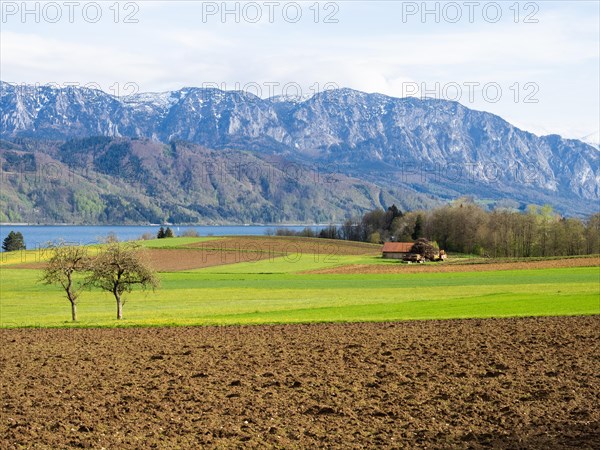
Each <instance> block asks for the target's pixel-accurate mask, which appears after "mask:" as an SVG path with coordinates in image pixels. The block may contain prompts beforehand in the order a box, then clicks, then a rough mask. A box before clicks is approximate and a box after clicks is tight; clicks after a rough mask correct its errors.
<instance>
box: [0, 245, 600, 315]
mask: <svg viewBox="0 0 600 450" xmlns="http://www.w3.org/2000/svg"><path fill="white" fill-rule="evenodd" d="M264 239H269V238H264ZM208 240H209V239H196V238H183V239H177V240H161V241H148V242H146V243H144V245H145V246H147V247H150V248H153V249H158V248H173V247H179V248H188V249H189V251H190V252H197V251H199V250H198V249H195V250H194V249H193V248H190V247H189V245H191V244H197V243H199V242H206V241H208ZM360 251H361V252H363V251H364V247H363V248H361V250H360ZM165 254H168V252H167V251H165ZM11 258H12V259H11ZM7 261H10V263H11V264H15V263H18V260H17V259H16V258H15V257H14V256H13V257H10V258H7ZM7 261H5V264H6V263H7ZM28 261H31V259H29V260H28ZM352 264H362V265H365V264H380V265H381V264H388V265H389V264H397V263H389V262H384V261H382V260H381V258H378V257H376V256H373V255H364V254H357V255H351V254H344V255H333V256H332V255H324V254H306V253H297V254H296V253H290V254H286V255H284V256H281V255H280V254H275V255H273V257H272V258H268V259H264V260H260V261H256V262H240V263H238V264H225V265H215V266H212V267H205V268H201V269H195V270H186V271H179V272H161V273H160V278H161V288H160V289H159V290H157V291H156V292H135V293H133V294H131V295H130V296H129V297H128V300H127V303H126V304H125V309H124V317H125V318H124V320H121V321H116V320H115V318H114V315H115V305H114V299H113V298H112V297H110V296H109V295H107V294H105V293H103V292H99V291H88V292H84V293H83V294H82V297H81V300H80V304H79V307H78V309H79V317H80V320H79V321H78V322H77V323H76V324H72V323H71V321H70V320H69V318H70V316H69V314H70V310H69V303H68V301H67V300H66V298H65V297H64V293H63V292H62V291H61V290H60V289H59V288H57V287H53V286H44V285H41V284H39V283H37V279H39V277H40V274H41V271H40V270H35V269H18V268H13V267H18V266H14V265H11V266H10V267H6V266H5V267H3V268H2V269H1V274H0V283H1V286H0V291H1V299H0V326H1V327H63V326H79V327H114V326H162V325H229V324H265V323H300V322H357V321H360V322H368V321H396V320H413V319H451V318H469V317H478V318H485V317H510V316H559V315H591V314H600V268H598V267H597V266H592V267H561V268H550V269H535V270H501V271H487V272H472V271H469V270H468V268H466V269H465V271H464V272H454V273H433V272H429V273H393V274H387V273H384V274H335V273H333V274H312V273H307V271H311V270H319V269H327V268H330V267H340V266H345V265H352Z"/></svg>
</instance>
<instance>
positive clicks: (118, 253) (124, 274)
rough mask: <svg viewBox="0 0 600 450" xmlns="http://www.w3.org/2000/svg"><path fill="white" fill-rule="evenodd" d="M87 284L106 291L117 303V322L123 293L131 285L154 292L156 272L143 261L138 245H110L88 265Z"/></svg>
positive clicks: (121, 309)
mask: <svg viewBox="0 0 600 450" xmlns="http://www.w3.org/2000/svg"><path fill="white" fill-rule="evenodd" d="M89 268H90V274H89V276H88V278H87V281H88V282H89V283H90V284H92V285H94V286H97V287H99V288H100V289H102V290H104V291H107V292H110V293H111V294H113V295H114V297H115V300H116V302H117V319H119V320H120V319H122V318H123V305H124V303H125V301H124V298H123V294H125V293H129V292H131V291H132V290H133V289H134V287H135V286H140V287H141V288H142V289H147V288H151V289H152V290H154V289H156V288H157V287H158V285H159V280H158V278H157V276H156V273H155V272H154V270H152V268H150V267H149V266H148V265H147V264H146V263H145V262H144V260H143V258H142V255H141V253H140V247H139V245H138V244H135V243H131V242H124V243H123V242H110V243H108V244H107V245H106V246H105V247H103V248H102V250H101V252H100V254H99V255H98V256H96V257H95V258H94V259H93V260H92V261H91V262H90V267H89Z"/></svg>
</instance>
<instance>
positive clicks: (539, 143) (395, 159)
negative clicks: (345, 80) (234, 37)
mask: <svg viewBox="0 0 600 450" xmlns="http://www.w3.org/2000/svg"><path fill="white" fill-rule="evenodd" d="M0 106H1V107H2V108H1V110H2V114H1V115H0V137H1V138H3V139H8V140H14V139H18V138H23V137H25V138H33V139H57V140H68V139H78V138H87V137H91V136H107V137H115V138H120V137H126V138H131V139H150V140H152V141H156V142H161V143H165V144H168V143H169V142H171V141H185V142H190V143H193V144H197V145H201V146H204V147H207V148H210V149H214V150H226V149H229V150H239V151H250V152H254V153H256V155H258V156H260V155H282V156H284V157H286V158H288V159H289V160H293V161H298V162H302V163H313V164H321V165H331V164H334V165H335V166H336V170H337V171H338V172H340V173H343V174H345V175H348V176H353V177H357V178H360V179H363V180H368V181H369V182H372V183H375V184H376V185H379V186H387V185H391V186H393V187H394V188H397V189H402V188H411V189H413V190H416V191H418V192H422V193H424V194H428V195H433V196H435V197H436V198H437V199H439V200H442V201H444V200H448V199H449V198H450V197H451V195H473V196H476V197H478V198H481V199H494V200H500V199H503V198H515V199H516V200H517V201H518V202H520V203H522V204H525V203H540V202H542V201H546V200H550V201H551V202H552V203H554V204H555V206H556V207H557V209H558V210H562V211H564V212H566V213H570V214H579V215H581V214H587V213H591V212H593V211H595V210H596V209H597V206H596V203H597V202H598V200H600V169H599V162H600V151H598V150H597V149H596V148H595V147H593V146H591V145H589V144H586V143H584V142H581V141H579V140H575V139H564V138H562V137H560V136H558V135H547V136H537V135H535V134H533V133H530V132H528V131H524V130H521V129H519V128H517V127H514V126H513V125H511V124H510V123H509V122H507V121H506V120H504V119H502V118H501V117H499V116H496V115H494V114H491V113H488V112H485V111H476V110H471V109H469V108H467V107H465V106H463V105H462V104H460V103H458V102H452V101H447V100H441V99H417V98H403V99H398V98H395V97H390V96H387V95H384V94H377V93H375V94H368V93H364V92H360V91H355V90H352V89H349V88H343V89H336V90H330V91H324V92H320V93H316V94H314V95H312V96H311V97H310V98H307V99H296V100H293V99H292V100H286V99H282V98H270V99H262V98H260V97H257V96H255V95H253V94H251V93H248V92H243V91H221V90H219V89H215V88H207V89H203V88H194V87H187V88H182V89H179V90H177V91H167V92H162V93H139V94H135V95H133V96H130V97H127V98H123V99H119V98H117V97H114V96H111V95H110V94H106V93H104V92H102V91H95V90H92V89H86V88H76V87H69V88H63V89H59V88H54V87H43V86H42V87H34V86H27V85H25V86H22V85H21V86H19V85H11V84H8V83H5V82H2V93H1V95H0ZM398 172H400V173H401V178H402V179H397V178H394V179H390V178H389V176H387V175H386V174H389V173H398ZM432 174H433V175H432ZM449 174H453V175H452V177H450V176H449ZM407 175H410V176H412V179H410V180H408V179H404V178H410V177H407Z"/></svg>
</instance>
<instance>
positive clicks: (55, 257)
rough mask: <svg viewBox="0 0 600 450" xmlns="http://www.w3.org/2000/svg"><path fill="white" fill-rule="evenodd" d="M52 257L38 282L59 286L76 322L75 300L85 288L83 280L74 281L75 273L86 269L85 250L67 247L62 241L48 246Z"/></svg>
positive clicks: (76, 246) (78, 247)
mask: <svg viewBox="0 0 600 450" xmlns="http://www.w3.org/2000/svg"><path fill="white" fill-rule="evenodd" d="M50 249H51V251H52V256H51V257H50V259H49V260H48V263H47V264H46V267H45V269H44V273H43V274H42V278H41V279H40V282H42V283H44V284H59V285H61V286H62V288H63V289H64V290H65V292H66V294H67V298H68V299H69V302H70V303H71V318H72V319H73V320H74V321H75V320H77V300H78V298H79V294H80V293H81V291H82V290H83V289H84V288H85V287H86V282H85V281H84V280H78V281H76V280H74V275H75V273H77V272H83V271H85V270H86V269H87V264H88V258H87V249H86V248H85V247H82V246H79V245H68V244H66V243H65V242H64V241H61V242H58V243H57V244H53V245H52V246H50Z"/></svg>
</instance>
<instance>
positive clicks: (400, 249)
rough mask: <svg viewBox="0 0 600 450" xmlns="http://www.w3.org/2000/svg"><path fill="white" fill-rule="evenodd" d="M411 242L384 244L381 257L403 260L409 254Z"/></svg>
mask: <svg viewBox="0 0 600 450" xmlns="http://www.w3.org/2000/svg"><path fill="white" fill-rule="evenodd" d="M412 246H413V243H412V242H386V243H385V244H383V257H384V258H386V259H404V257H405V256H406V255H408V254H409V253H410V249H411V248H412Z"/></svg>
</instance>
